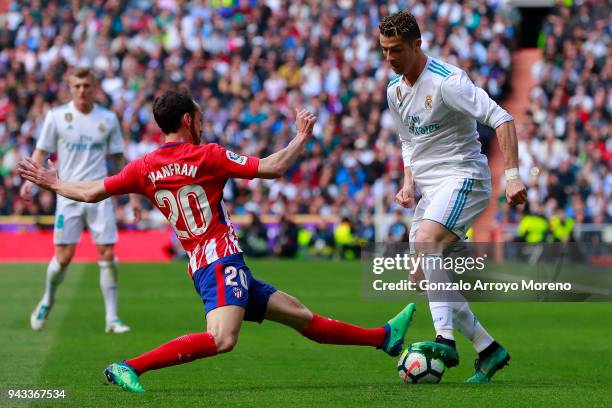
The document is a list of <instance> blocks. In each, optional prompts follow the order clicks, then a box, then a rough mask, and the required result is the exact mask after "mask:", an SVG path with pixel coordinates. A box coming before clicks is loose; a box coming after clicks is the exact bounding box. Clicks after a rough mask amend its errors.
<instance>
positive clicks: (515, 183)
mask: <svg viewBox="0 0 612 408" xmlns="http://www.w3.org/2000/svg"><path fill="white" fill-rule="evenodd" d="M506 200H507V201H508V203H509V204H514V205H517V204H523V203H524V202H525V201H527V189H526V188H525V185H524V184H523V182H522V181H521V180H519V179H514V180H510V181H508V182H507V184H506Z"/></svg>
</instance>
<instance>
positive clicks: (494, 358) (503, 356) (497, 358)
mask: <svg viewBox="0 0 612 408" xmlns="http://www.w3.org/2000/svg"><path fill="white" fill-rule="evenodd" d="M509 362H510V354H509V353H508V350H506V349H505V348H503V347H502V346H498V347H497V348H496V349H495V351H493V352H492V353H491V354H490V355H489V356H488V357H486V358H484V359H483V360H481V359H480V358H477V359H476V363H475V364H474V368H476V373H475V374H474V375H473V376H471V377H470V378H468V379H467V380H466V382H468V383H473V384H476V383H488V382H491V378H492V377H493V375H495V373H496V372H497V371H499V370H501V369H502V368H504V366H507V365H508V363H509Z"/></svg>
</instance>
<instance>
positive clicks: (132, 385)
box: [104, 363, 145, 392]
mask: <svg viewBox="0 0 612 408" xmlns="http://www.w3.org/2000/svg"><path fill="white" fill-rule="evenodd" d="M104 375H105V376H106V379H107V380H108V382H109V383H111V384H117V385H118V386H120V387H121V388H123V389H124V390H126V391H130V392H144V391H145V390H144V388H142V385H140V382H138V374H136V372H135V371H134V370H133V369H132V367H130V366H129V365H127V364H125V363H113V364H111V365H109V366H108V367H106V369H105V370H104Z"/></svg>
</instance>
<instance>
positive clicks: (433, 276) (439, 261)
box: [422, 253, 455, 340]
mask: <svg viewBox="0 0 612 408" xmlns="http://www.w3.org/2000/svg"><path fill="white" fill-rule="evenodd" d="M443 261H444V259H443V258H442V254H441V253H432V254H424V255H423V259H422V262H423V264H422V266H423V268H422V269H423V274H424V275H425V279H427V280H428V281H429V282H446V281H448V278H447V277H446V276H445V275H446V271H445V270H444V266H443ZM442 293H443V292H439V291H435V290H433V291H428V292H427V298H428V299H429V310H430V311H431V318H432V319H433V325H434V328H435V329H436V336H442V337H444V338H445V339H448V340H455V337H454V335H453V304H452V302H449V301H446V300H445V298H446V296H445V295H443V294H442Z"/></svg>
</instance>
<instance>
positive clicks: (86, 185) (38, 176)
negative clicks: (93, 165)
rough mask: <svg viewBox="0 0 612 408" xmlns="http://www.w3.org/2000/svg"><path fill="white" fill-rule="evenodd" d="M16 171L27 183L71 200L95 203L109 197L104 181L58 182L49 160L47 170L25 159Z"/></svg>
mask: <svg viewBox="0 0 612 408" xmlns="http://www.w3.org/2000/svg"><path fill="white" fill-rule="evenodd" d="M18 170H19V174H20V175H21V177H23V178H24V179H26V180H27V181H30V182H32V183H34V184H36V185H38V186H39V187H41V188H44V189H45V190H50V191H53V192H56V193H57V194H59V195H61V196H64V197H66V198H69V199H71V200H75V201H84V202H87V203H97V202H98V201H102V200H104V199H105V198H108V197H110V194H109V193H108V192H107V191H106V188H105V187H104V180H93V181H73V182H62V181H60V180H59V178H58V177H57V169H56V168H55V165H54V164H53V162H51V160H49V168H48V169H47V168H45V167H43V166H42V165H40V164H39V163H37V162H35V161H34V160H32V159H28V158H26V159H25V160H22V161H20V162H19V164H18Z"/></svg>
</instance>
